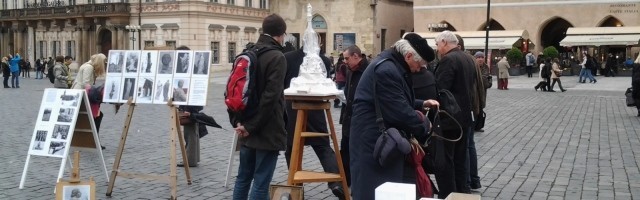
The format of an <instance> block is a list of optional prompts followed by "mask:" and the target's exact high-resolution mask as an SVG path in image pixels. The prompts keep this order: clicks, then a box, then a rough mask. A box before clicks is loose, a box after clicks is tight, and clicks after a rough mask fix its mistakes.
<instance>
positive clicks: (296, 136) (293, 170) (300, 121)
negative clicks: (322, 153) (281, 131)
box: [287, 110, 306, 185]
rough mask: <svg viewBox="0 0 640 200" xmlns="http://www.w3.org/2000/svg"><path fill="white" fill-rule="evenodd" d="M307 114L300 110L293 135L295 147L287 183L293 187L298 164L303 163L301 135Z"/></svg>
mask: <svg viewBox="0 0 640 200" xmlns="http://www.w3.org/2000/svg"><path fill="white" fill-rule="evenodd" d="M305 113H306V112H305V111H304V110H298V117H297V118H296V129H295V131H294V135H293V146H292V147H291V150H292V151H293V152H292V153H291V165H290V166H289V178H288V181H287V183H288V184H289V185H293V178H294V176H295V173H296V172H297V171H298V164H297V163H300V162H301V160H300V155H299V154H302V152H300V151H299V147H300V145H301V144H300V138H301V137H300V134H301V133H302V127H304V123H306V121H303V119H304V115H305Z"/></svg>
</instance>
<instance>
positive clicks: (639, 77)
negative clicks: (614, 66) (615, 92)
mask: <svg viewBox="0 0 640 200" xmlns="http://www.w3.org/2000/svg"><path fill="white" fill-rule="evenodd" d="M631 87H633V93H632V94H633V98H634V99H638V100H640V64H638V63H634V64H633V71H632V74H631ZM636 102H637V103H636V105H640V103H638V101H637V100H636Z"/></svg>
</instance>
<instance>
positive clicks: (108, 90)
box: [102, 76, 122, 103]
mask: <svg viewBox="0 0 640 200" xmlns="http://www.w3.org/2000/svg"><path fill="white" fill-rule="evenodd" d="M121 81H122V77H120V76H107V78H106V80H105V84H104V96H103V97H102V101H103V102H106V103H117V102H119V99H120V98H119V97H120V82H121Z"/></svg>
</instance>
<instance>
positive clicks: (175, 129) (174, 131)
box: [107, 99, 191, 200]
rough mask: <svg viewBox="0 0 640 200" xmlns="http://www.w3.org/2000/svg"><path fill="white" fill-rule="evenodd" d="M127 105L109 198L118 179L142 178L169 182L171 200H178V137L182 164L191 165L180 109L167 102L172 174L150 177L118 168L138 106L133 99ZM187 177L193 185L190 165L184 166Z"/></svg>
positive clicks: (109, 188)
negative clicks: (188, 159) (186, 149)
mask: <svg viewBox="0 0 640 200" xmlns="http://www.w3.org/2000/svg"><path fill="white" fill-rule="evenodd" d="M127 105H129V110H128V111H127V118H126V120H125V121H124V129H123V130H122V136H121V137H120V144H119V145H118V151H117V153H116V159H115V161H114V162H113V170H112V171H111V177H110V179H109V180H110V182H109V187H108V188H107V196H111V192H112V191H113V186H114V184H115V182H116V177H118V176H121V177H125V178H140V179H148V180H159V181H167V182H169V186H170V187H171V199H172V200H174V199H177V197H178V195H177V194H178V188H177V184H178V183H177V182H178V175H177V169H176V165H177V163H176V145H175V144H176V137H178V141H179V143H180V151H181V152H182V162H183V163H189V162H188V161H187V154H186V151H185V143H184V137H183V135H182V130H180V119H179V118H178V108H177V107H176V106H175V105H173V101H171V100H169V102H167V106H169V111H170V112H171V113H170V120H169V124H170V127H171V131H170V132H169V138H170V139H169V150H170V156H169V165H170V172H169V175H168V176H160V175H148V174H134V173H127V172H122V171H120V170H119V169H118V168H119V167H120V160H121V159H122V153H123V151H124V145H125V142H126V140H127V135H128V133H129V127H130V125H131V118H132V116H133V111H134V109H135V106H136V104H135V103H134V102H132V99H129V101H127ZM184 170H185V175H186V176H187V184H188V185H191V174H190V172H189V165H184Z"/></svg>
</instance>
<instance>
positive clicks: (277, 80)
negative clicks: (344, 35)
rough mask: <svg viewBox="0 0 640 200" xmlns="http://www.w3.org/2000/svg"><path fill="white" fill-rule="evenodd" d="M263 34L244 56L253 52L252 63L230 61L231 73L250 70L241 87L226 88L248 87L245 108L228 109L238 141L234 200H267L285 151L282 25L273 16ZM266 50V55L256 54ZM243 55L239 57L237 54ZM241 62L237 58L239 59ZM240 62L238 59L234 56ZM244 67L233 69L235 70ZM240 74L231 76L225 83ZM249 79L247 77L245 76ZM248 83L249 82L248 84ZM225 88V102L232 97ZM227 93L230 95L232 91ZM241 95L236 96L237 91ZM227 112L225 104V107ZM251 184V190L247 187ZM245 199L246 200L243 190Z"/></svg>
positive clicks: (280, 19) (284, 62)
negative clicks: (231, 65) (255, 56)
mask: <svg viewBox="0 0 640 200" xmlns="http://www.w3.org/2000/svg"><path fill="white" fill-rule="evenodd" d="M262 30H263V34H261V35H260V37H259V38H258V41H257V43H256V45H255V46H254V47H252V48H250V49H248V50H247V51H254V50H255V52H258V53H257V54H254V55H257V59H256V60H255V61H256V62H239V61H238V59H236V62H234V66H233V68H234V69H236V68H243V67H246V68H248V69H254V70H256V71H255V72H256V73H254V75H255V77H251V78H250V79H249V80H247V79H244V80H245V82H242V81H240V80H242V79H235V80H237V81H236V82H234V83H229V84H230V85H235V84H238V83H240V84H242V85H243V86H244V84H245V83H246V84H249V86H251V87H253V88H251V87H249V88H248V89H249V90H251V91H252V92H253V93H256V94H255V95H250V97H249V100H248V102H249V103H248V104H247V105H246V107H244V106H241V108H240V109H236V110H233V109H231V108H230V112H229V113H230V116H229V117H230V122H231V123H232V125H233V126H234V127H235V131H236V134H238V136H239V138H240V144H242V146H241V147H240V165H239V166H238V176H237V179H236V183H235V187H234V190H233V199H234V200H246V199H270V198H269V184H270V183H271V179H272V178H273V172H274V170H275V167H276V163H277V161H278V154H279V151H283V150H285V147H286V143H287V131H286V130H285V120H284V119H285V116H284V115H285V112H284V77H285V74H286V72H287V63H286V60H285V57H284V54H283V53H282V50H283V47H282V44H283V42H284V38H285V36H286V34H285V32H286V30H287V24H286V23H285V21H284V19H282V17H280V16H279V15H277V14H271V15H269V16H267V17H265V18H264V20H263V21H262ZM262 49H266V51H260V50H262ZM243 54H244V53H243ZM241 56H242V55H241ZM238 57H240V56H238ZM239 64H240V65H248V66H238V65H239ZM242 71H244V70H233V71H232V74H231V77H230V79H229V82H232V78H233V77H234V76H236V73H238V74H241V73H243V72H242ZM244 73H245V74H246V72H244ZM246 75H247V76H250V75H252V74H246ZM249 81H254V82H253V83H251V82H249ZM230 85H227V93H226V97H225V102H227V101H230V99H229V98H233V97H234V95H235V97H237V96H238V95H241V96H244V95H243V94H237V93H230V88H229V87H232V86H230ZM236 89H237V88H235V87H232V88H231V91H237V90H236ZM240 91H242V90H240ZM227 106H229V103H227ZM252 182H253V185H252V184H251V183H252ZM250 188H251V192H250V193H251V194H250V196H249V189H250Z"/></svg>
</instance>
